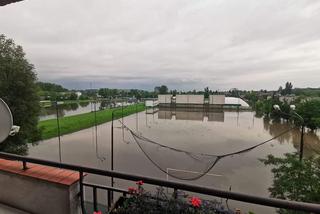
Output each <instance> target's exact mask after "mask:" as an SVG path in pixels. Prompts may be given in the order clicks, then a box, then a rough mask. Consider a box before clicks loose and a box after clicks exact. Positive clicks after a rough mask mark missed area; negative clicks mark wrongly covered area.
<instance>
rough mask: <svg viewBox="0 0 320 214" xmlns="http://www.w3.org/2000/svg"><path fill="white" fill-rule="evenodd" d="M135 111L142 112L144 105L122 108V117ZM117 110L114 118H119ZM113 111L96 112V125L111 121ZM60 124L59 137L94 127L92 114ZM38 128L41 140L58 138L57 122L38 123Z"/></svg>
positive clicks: (62, 121)
mask: <svg viewBox="0 0 320 214" xmlns="http://www.w3.org/2000/svg"><path fill="white" fill-rule="evenodd" d="M136 108H137V110H138V111H139V112H140V111H143V110H144V109H145V107H144V104H138V106H137V107H136V106H135V105H132V106H127V107H124V109H123V115H124V116H128V115H130V114H133V113H135V112H136ZM117 109H118V110H117V111H116V112H115V118H120V117H121V108H117ZM113 110H115V109H105V110H102V111H97V112H96V114H97V124H102V123H105V122H108V121H111V113H112V111H113ZM59 123H60V133H61V135H64V134H70V133H73V132H76V131H79V130H82V129H86V128H90V127H92V126H94V125H95V124H94V112H89V113H84V114H78V115H73V116H68V117H62V118H59ZM38 128H39V129H40V130H41V132H42V133H41V136H42V139H44V140H45V139H49V138H53V137H57V136H58V128H57V120H56V119H50V120H44V121H39V123H38Z"/></svg>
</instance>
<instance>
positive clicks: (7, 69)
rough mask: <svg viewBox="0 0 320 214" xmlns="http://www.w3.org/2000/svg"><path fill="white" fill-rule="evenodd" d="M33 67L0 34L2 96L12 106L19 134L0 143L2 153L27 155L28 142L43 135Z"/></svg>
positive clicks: (19, 48) (18, 49) (22, 54)
mask: <svg viewBox="0 0 320 214" xmlns="http://www.w3.org/2000/svg"><path fill="white" fill-rule="evenodd" d="M36 80H37V77H36V74H35V72H34V66H33V65H32V64H30V63H29V62H28V60H27V59H26V58H25V53H24V52H23V49H22V47H21V46H19V45H16V44H15V43H14V41H13V40H12V39H7V38H6V37H5V36H4V35H0V97H1V98H2V99H3V100H4V101H5V102H6V103H7V104H8V106H9V107H10V109H11V111H12V114H13V118H14V124H15V125H18V126H20V132H19V133H18V134H17V135H16V136H14V137H9V138H8V139H7V140H6V141H5V142H3V143H2V144H0V150H2V151H6V152H13V153H19V154H26V152H27V143H28V142H34V141H35V140H37V139H38V138H39V136H40V134H39V132H38V129H37V123H38V116H39V111H40V104H39V96H38V94H37V90H38V87H37V85H36Z"/></svg>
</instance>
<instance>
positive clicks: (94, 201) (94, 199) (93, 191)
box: [92, 187, 98, 212]
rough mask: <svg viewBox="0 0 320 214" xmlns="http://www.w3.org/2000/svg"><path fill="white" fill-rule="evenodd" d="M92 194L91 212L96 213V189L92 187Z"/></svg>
mask: <svg viewBox="0 0 320 214" xmlns="http://www.w3.org/2000/svg"><path fill="white" fill-rule="evenodd" d="M92 193H93V210H94V211H95V212H98V203H97V188H96V187H93V188H92Z"/></svg>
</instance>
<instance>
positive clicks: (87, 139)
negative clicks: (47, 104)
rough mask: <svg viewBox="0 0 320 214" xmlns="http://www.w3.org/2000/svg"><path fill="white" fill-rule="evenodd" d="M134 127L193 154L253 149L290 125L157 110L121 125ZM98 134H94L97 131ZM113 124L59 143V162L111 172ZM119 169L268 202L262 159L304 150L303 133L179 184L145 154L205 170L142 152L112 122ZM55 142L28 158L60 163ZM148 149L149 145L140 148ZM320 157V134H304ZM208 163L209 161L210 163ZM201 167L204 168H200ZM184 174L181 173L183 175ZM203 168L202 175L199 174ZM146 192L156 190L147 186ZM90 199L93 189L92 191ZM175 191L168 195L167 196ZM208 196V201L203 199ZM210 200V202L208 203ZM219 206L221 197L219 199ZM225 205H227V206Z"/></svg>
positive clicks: (176, 156)
mask: <svg viewBox="0 0 320 214" xmlns="http://www.w3.org/2000/svg"><path fill="white" fill-rule="evenodd" d="M123 122H124V124H126V125H127V126H128V127H129V128H130V129H132V130H133V131H135V132H136V133H139V134H141V135H143V136H144V137H147V138H149V139H151V140H153V141H155V142H158V143H161V144H163V145H166V146H169V147H174V148H177V149H179V150H186V151H190V152H192V153H206V154H225V153H230V152H234V151H238V150H241V149H245V148H248V147H250V146H253V145H255V144H257V143H260V142H262V141H265V140H268V139H270V138H272V137H274V136H276V135H278V134H279V133H281V132H283V131H285V130H287V129H289V128H290V126H289V125H288V124H287V123H286V122H284V121H281V122H274V121H271V120H268V119H263V118H260V117H257V116H256V114H255V112H251V111H247V112H241V111H240V112H237V111H220V112H209V113H208V112H203V111H186V110H180V111H170V110H165V111H164V110H160V111H158V112H157V113H155V114H146V113H145V112H140V113H138V114H133V115H130V116H128V117H125V118H124V119H123ZM96 130H97V132H96ZM110 130H111V123H110V122H109V123H105V124H102V125H99V126H97V128H95V127H92V128H89V129H85V130H82V131H79V132H75V133H72V134H69V135H64V136H62V137H61V161H62V162H64V163H72V164H79V165H84V166H89V167H96V168H100V169H110V158H111V155H110V142H111V137H110V136H111V135H110ZM114 134H115V137H114V169H115V170H117V171H122V172H128V173H134V174H139V175H145V176H151V177H156V178H159V179H164V180H166V179H168V180H173V181H180V182H187V183H191V184H198V185H204V186H208V187H213V188H218V189H222V190H229V188H231V190H232V191H235V192H241V193H246V194H252V195H257V196H263V197H269V192H268V188H269V187H270V186H271V185H272V179H273V177H272V173H271V168H270V167H266V166H264V164H263V163H261V161H259V159H260V158H265V157H266V156H267V155H268V154H273V155H275V156H283V155H284V154H285V153H292V152H296V151H297V150H298V149H299V142H300V131H299V129H293V130H291V131H289V132H288V133H286V134H284V135H283V136H281V137H279V138H277V139H275V140H272V141H271V142H269V143H267V144H264V145H262V146H260V147H258V148H256V149H254V150H251V151H249V152H247V153H243V154H240V155H234V156H229V157H226V158H223V159H222V160H220V161H219V162H218V163H217V164H216V165H215V166H214V167H213V168H212V169H211V170H210V171H209V172H208V173H207V174H206V175H204V176H202V177H201V178H199V179H196V180H192V181H182V180H179V179H176V178H172V177H171V176H168V175H167V174H166V173H164V172H163V171H161V170H159V168H157V167H156V166H155V164H154V163H153V162H152V161H150V159H148V157H147V156H146V154H145V153H144V152H146V153H147V154H148V155H149V158H151V159H152V160H153V161H154V162H156V163H159V164H160V165H161V166H162V167H163V168H166V169H167V170H169V171H170V170H171V173H175V175H178V176H189V175H190V174H192V173H193V174H195V173H199V171H202V170H203V169H204V168H206V167H204V168H201V167H203V165H201V163H200V165H194V162H195V161H194V160H192V158H190V159H188V157H186V156H185V155H183V154H181V153H179V152H175V151H172V150H167V149H163V148H161V147H157V146H149V144H147V146H146V147H145V151H144V152H143V151H142V150H141V148H140V147H139V145H138V144H137V143H136V142H135V141H134V138H133V137H132V136H131V134H130V133H129V132H127V131H126V130H125V129H122V128H121V123H120V122H118V121H116V122H115V129H114ZM58 148H59V146H58V139H57V138H53V139H49V140H45V141H41V142H39V144H38V145H36V146H31V147H30V148H29V156H31V157H37V158H43V159H47V160H55V161H59V159H60V158H59V157H60V156H59V149H58ZM143 148H144V147H143ZM317 152H320V137H319V133H309V132H308V133H306V135H305V155H306V156H309V155H312V154H315V153H317ZM205 163H206V164H207V163H211V162H210V161H207V159H206V161H205ZM197 166H199V168H195V167H197ZM182 169H183V170H184V171H183V172H181V171H179V170H182ZM197 169H198V170H197ZM86 180H87V181H90V182H97V183H101V184H108V185H109V184H110V180H109V179H108V178H105V177H101V176H95V175H88V176H87V177H86ZM115 186H118V187H121V188H127V187H128V186H134V182H127V181H123V180H119V179H116V180H115ZM146 188H147V189H149V190H151V191H152V190H153V188H152V187H150V186H148V185H146ZM86 191H87V193H88V194H87V199H88V200H90V199H91V195H90V193H91V191H90V189H87V190H86ZM167 191H168V192H170V191H171V190H167ZM203 197H205V198H206V196H203ZM209 198H210V197H209ZM105 199H106V195H105V193H103V192H99V201H100V203H105ZM218 200H219V201H220V199H218ZM223 203H224V204H225V201H224V200H223ZM228 205H229V207H230V208H241V209H242V210H243V211H246V212H248V211H253V212H255V213H275V209H274V208H268V207H264V206H258V205H252V204H247V203H242V202H235V201H229V202H228Z"/></svg>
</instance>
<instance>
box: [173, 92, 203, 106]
mask: <svg viewBox="0 0 320 214" xmlns="http://www.w3.org/2000/svg"><path fill="white" fill-rule="evenodd" d="M176 103H177V104H204V96H203V95H188V94H179V95H177V96H176Z"/></svg>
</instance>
